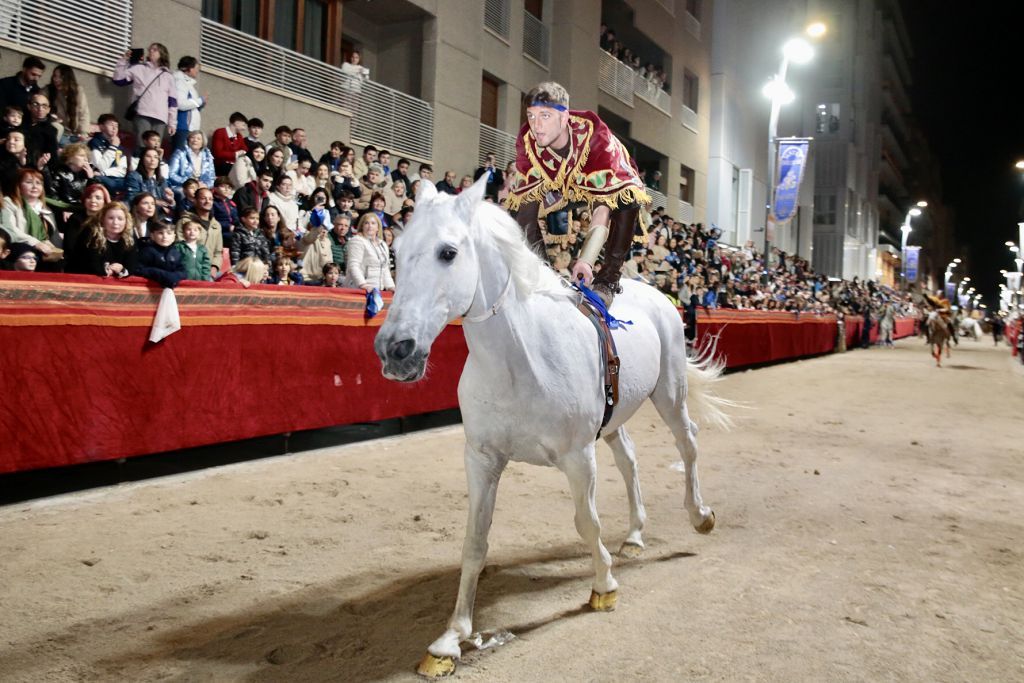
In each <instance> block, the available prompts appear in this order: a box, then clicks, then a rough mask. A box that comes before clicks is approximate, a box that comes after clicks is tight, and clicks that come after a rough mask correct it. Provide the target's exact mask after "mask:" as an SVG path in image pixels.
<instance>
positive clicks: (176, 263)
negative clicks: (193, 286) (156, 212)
mask: <svg viewBox="0 0 1024 683" xmlns="http://www.w3.org/2000/svg"><path fill="white" fill-rule="evenodd" d="M138 249H139V254H138V257H137V259H136V264H135V273H134V274H135V275H141V276H142V277H144V278H146V279H147V280H153V281H155V282H157V283H159V284H160V286H161V287H171V288H174V287H177V286H178V283H179V282H181V281H182V280H184V279H185V277H186V275H187V274H186V271H185V264H184V262H183V261H182V258H181V257H182V254H181V251H180V250H179V249H178V248H177V247H175V246H174V225H172V224H170V223H155V224H153V226H152V227H151V228H150V230H149V239H148V240H145V241H143V242H140V243H139V247H138Z"/></svg>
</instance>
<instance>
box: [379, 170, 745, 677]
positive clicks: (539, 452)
mask: <svg viewBox="0 0 1024 683" xmlns="http://www.w3.org/2000/svg"><path fill="white" fill-rule="evenodd" d="M484 180H485V179H481V181H480V182H477V183H476V184H475V185H474V186H473V187H472V188H469V189H467V190H464V191H463V192H462V193H461V194H460V195H458V197H452V196H450V195H446V194H439V193H438V192H437V191H436V190H435V189H434V187H433V186H432V185H431V184H430V183H422V184H421V188H422V189H421V190H420V192H419V194H418V196H417V197H416V213H415V216H414V218H413V219H412V221H411V224H410V225H409V226H408V228H407V229H406V230H405V232H404V234H403V235H402V238H401V241H400V243H399V244H398V248H397V254H398V255H397V260H398V278H397V282H398V287H397V290H396V292H395V298H394V301H393V302H392V304H391V307H390V308H389V309H388V312H387V320H386V321H385V322H384V324H383V325H382V326H381V328H380V331H379V332H378V334H377V338H376V340H375V343H374V348H375V350H376V352H377V355H378V356H379V357H380V359H381V363H382V364H383V372H384V376H385V377H387V378H389V379H393V380H398V381H401V382H415V381H417V380H419V379H420V378H422V377H423V374H424V372H425V369H426V365H427V359H428V356H429V354H430V346H431V344H432V343H433V341H434V339H436V338H437V336H438V335H439V334H440V333H441V331H442V330H443V329H444V328H445V326H446V325H447V324H448V323H450V322H452V321H454V320H457V319H458V318H460V317H461V318H462V319H463V333H464V334H465V337H466V344H467V346H468V347H469V357H468V358H467V360H466V366H465V369H464V370H463V372H462V378H461V380H460V382H459V405H460V407H461V409H462V418H463V422H464V427H465V432H466V449H465V467H466V476H467V479H468V485H469V521H468V525H467V529H466V538H465V542H464V545H463V550H462V577H461V581H460V584H459V594H458V599H457V601H456V604H455V611H454V612H453V614H452V617H451V619H450V621H449V622H448V628H447V630H446V631H445V632H444V633H443V634H442V635H441V636H440V637H439V638H438V639H437V640H435V641H434V642H433V643H432V644H431V645H430V646H429V648H428V654H427V655H426V657H425V658H424V660H423V661H422V662H421V663H420V667H419V672H420V673H421V674H424V675H427V676H439V675H445V674H448V673H451V672H452V671H454V669H455V660H457V659H458V658H459V657H460V655H461V649H460V646H459V644H460V643H461V642H462V641H463V640H466V639H468V638H469V637H470V636H471V634H472V622H473V603H474V599H475V595H476V588H477V581H478V578H479V575H480V571H481V570H482V569H483V566H484V560H485V557H486V554H487V535H488V531H489V529H490V526H491V518H492V513H493V510H494V500H495V493H496V491H497V487H498V480H499V478H500V477H501V473H502V471H503V470H504V468H505V466H506V464H507V463H508V462H509V461H510V460H516V461H522V462H528V463H533V464H536V465H548V466H554V467H557V468H558V469H560V470H561V471H562V472H564V473H565V475H566V476H567V477H568V480H569V486H570V488H571V491H572V497H573V501H574V503H575V506H576V516H575V521H576V529H577V531H578V532H579V534H580V536H582V537H583V540H584V541H585V542H586V543H587V545H588V546H589V548H590V550H591V553H592V555H593V567H594V581H593V585H592V592H591V598H590V605H591V607H593V608H594V609H597V610H608V609H613V608H614V606H615V601H616V589H617V588H618V582H616V580H615V578H614V577H613V576H612V572H611V566H612V559H611V556H610V555H609V553H608V551H607V550H606V549H605V546H604V544H603V543H602V542H601V537H600V536H601V525H600V522H599V521H598V516H597V509H596V506H595V501H594V496H595V490H596V486H597V480H596V463H595V455H594V452H595V435H596V434H597V433H598V430H599V428H600V427H601V420H602V417H603V414H604V389H603V384H604V381H603V380H604V378H603V376H602V372H601V368H600V360H599V356H600V352H599V348H598V337H597V332H596V331H595V329H594V327H593V325H592V324H591V322H590V321H589V320H588V319H586V318H585V317H584V316H583V315H581V314H580V312H579V311H578V310H577V309H576V305H575V301H574V290H572V289H571V288H569V287H567V286H566V284H565V283H564V281H562V280H561V279H559V277H558V276H557V275H556V273H555V272H554V271H553V270H551V269H550V268H548V267H547V265H546V264H545V263H544V262H543V261H542V260H541V259H540V258H539V257H538V256H537V255H535V254H534V253H533V252H532V251H530V249H529V248H528V247H527V245H526V242H525V240H524V238H523V236H522V231H521V230H520V228H519V226H518V225H517V224H516V223H515V221H514V220H513V219H512V218H510V217H509V215H508V214H507V213H505V212H504V211H503V210H502V209H501V208H499V207H498V206H495V205H494V204H491V203H488V202H484V201H483V194H484V189H485V185H484V184H483V183H484ZM622 286H623V291H622V293H621V294H619V295H618V296H617V297H616V299H615V301H614V303H613V305H612V309H611V312H612V313H613V314H614V315H615V316H616V317H618V318H619V319H620V320H631V321H633V324H632V325H627V326H626V327H625V328H624V329H621V330H617V331H616V332H615V333H614V338H615V342H616V344H617V345H618V353H619V357H620V359H621V361H622V367H621V375H620V383H619V403H618V405H617V407H616V408H615V410H614V413H613V415H612V417H611V421H610V422H609V424H608V425H607V426H606V427H605V428H604V429H603V430H602V434H604V439H605V441H606V442H607V443H608V445H609V446H610V447H611V449H612V452H613V453H614V455H615V462H616V465H617V466H618V468H619V470H620V471H621V472H622V475H623V477H624V478H625V481H626V491H627V494H628V497H629V505H630V523H629V532H628V534H627V536H626V539H625V542H624V544H623V550H624V551H626V552H637V551H639V549H641V548H643V545H644V544H643V538H642V535H641V534H642V530H643V526H644V521H645V518H646V513H645V512H644V506H643V499H642V497H641V494H640V485H639V482H638V479H637V464H636V456H635V453H634V450H633V442H632V441H631V439H630V438H629V435H628V434H626V430H625V428H624V427H623V424H624V423H625V422H626V420H627V419H629V417H630V416H632V415H633V414H634V413H635V412H636V410H637V408H639V407H640V405H641V403H643V401H644V400H645V399H647V398H650V399H652V401H653V402H654V405H655V407H656V408H657V410H658V412H659V414H660V415H661V417H662V419H664V420H665V422H666V423H668V426H669V428H670V429H671V430H672V433H673V435H674V436H675V442H676V446H677V448H678V449H679V452H680V454H681V455H682V460H683V463H684V466H685V468H684V469H685V473H686V480H687V485H686V493H685V498H684V504H685V507H686V510H687V512H688V513H689V517H690V523H691V524H692V525H693V526H694V527H695V528H696V530H697V531H698V532H700V533H705V534H706V533H708V532H710V531H711V529H712V528H713V527H714V524H715V516H714V513H713V512H712V510H711V508H709V507H708V506H706V505H704V503H703V501H702V500H701V495H700V486H699V483H698V478H697V462H696V461H697V440H696V434H697V426H696V424H695V423H694V422H693V421H691V419H690V415H689V414H688V411H687V405H686V399H687V391H688V389H689V396H690V400H691V404H692V407H694V408H696V409H697V410H698V411H700V412H702V413H703V415H705V416H706V418H707V419H708V421H710V422H716V423H719V424H723V425H724V424H727V423H728V418H727V416H726V414H725V412H724V411H723V407H724V406H726V405H728V402H727V401H725V400H723V399H721V398H719V397H717V396H715V395H714V393H713V392H712V391H711V386H710V385H711V383H713V382H714V381H716V380H717V378H718V375H719V374H720V372H721V367H720V366H719V365H715V364H713V363H711V362H710V361H708V360H707V359H706V358H705V359H702V360H700V361H694V360H689V362H688V359H687V356H686V339H685V337H684V335H683V324H682V320H681V318H680V315H679V312H678V311H677V310H676V309H675V307H673V306H672V305H671V304H670V303H669V301H668V299H666V298H665V296H664V295H663V294H661V293H660V292H658V291H656V290H655V289H654V288H652V287H649V286H647V285H644V284H640V283H636V282H631V281H623V282H622ZM688 379H689V382H688V381H687V380H688Z"/></svg>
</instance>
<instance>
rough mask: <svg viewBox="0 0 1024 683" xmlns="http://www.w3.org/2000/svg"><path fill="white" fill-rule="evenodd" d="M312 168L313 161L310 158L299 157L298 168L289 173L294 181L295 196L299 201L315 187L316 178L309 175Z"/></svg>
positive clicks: (311, 192)
mask: <svg viewBox="0 0 1024 683" xmlns="http://www.w3.org/2000/svg"><path fill="white" fill-rule="evenodd" d="M312 170H313V161H312V160H311V159H300V160H299V166H298V168H296V169H295V171H294V172H293V173H291V174H290V175H291V176H292V180H293V181H294V183H293V185H294V188H295V196H296V197H297V198H298V199H299V201H302V200H303V199H305V198H306V197H308V196H309V195H311V194H313V190H314V189H316V178H314V177H313V176H312V175H311V171H312Z"/></svg>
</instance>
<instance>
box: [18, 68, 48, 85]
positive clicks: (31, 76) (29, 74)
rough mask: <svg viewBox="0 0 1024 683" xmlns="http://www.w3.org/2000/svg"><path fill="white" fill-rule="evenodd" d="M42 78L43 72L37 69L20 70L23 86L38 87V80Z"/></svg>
mask: <svg viewBox="0 0 1024 683" xmlns="http://www.w3.org/2000/svg"><path fill="white" fill-rule="evenodd" d="M42 77H43V70H42V69H37V68H34V67H33V68H31V69H22V71H21V79H22V80H23V81H25V85H39V79H40V78H42Z"/></svg>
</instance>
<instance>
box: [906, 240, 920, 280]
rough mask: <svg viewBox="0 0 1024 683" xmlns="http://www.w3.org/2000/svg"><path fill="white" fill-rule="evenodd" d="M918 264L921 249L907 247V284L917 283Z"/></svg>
mask: <svg viewBox="0 0 1024 683" xmlns="http://www.w3.org/2000/svg"><path fill="white" fill-rule="evenodd" d="M920 262H921V247H907V266H906V272H907V282H917V271H918V266H919V264H920Z"/></svg>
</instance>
